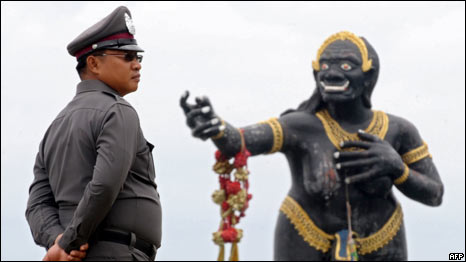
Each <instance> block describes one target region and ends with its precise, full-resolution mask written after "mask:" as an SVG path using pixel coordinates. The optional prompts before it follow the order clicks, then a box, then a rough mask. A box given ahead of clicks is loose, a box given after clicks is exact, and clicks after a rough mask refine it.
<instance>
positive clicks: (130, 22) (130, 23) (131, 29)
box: [125, 13, 136, 35]
mask: <svg viewBox="0 0 466 262" xmlns="http://www.w3.org/2000/svg"><path fill="white" fill-rule="evenodd" d="M125 21H126V27H127V28H128V31H129V33H130V34H132V35H134V34H136V28H135V27H134V24H133V19H131V17H130V16H129V15H128V13H125Z"/></svg>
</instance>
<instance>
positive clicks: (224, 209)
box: [222, 201, 230, 211]
mask: <svg viewBox="0 0 466 262" xmlns="http://www.w3.org/2000/svg"><path fill="white" fill-rule="evenodd" d="M228 208H230V205H228V203H227V201H223V203H222V210H223V211H226V210H228Z"/></svg>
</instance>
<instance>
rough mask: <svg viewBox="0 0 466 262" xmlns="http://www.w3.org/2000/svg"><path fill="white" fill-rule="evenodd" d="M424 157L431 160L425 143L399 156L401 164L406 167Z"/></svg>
mask: <svg viewBox="0 0 466 262" xmlns="http://www.w3.org/2000/svg"><path fill="white" fill-rule="evenodd" d="M425 157H430V158H432V155H431V154H430V153H429V150H428V147H427V144H426V142H425V141H424V142H423V145H422V146H420V147H418V148H415V149H413V150H411V151H409V152H408V153H405V154H403V155H402V156H401V158H402V159H403V162H404V163H405V164H407V165H409V164H412V163H414V162H417V161H419V160H421V159H423V158H425Z"/></svg>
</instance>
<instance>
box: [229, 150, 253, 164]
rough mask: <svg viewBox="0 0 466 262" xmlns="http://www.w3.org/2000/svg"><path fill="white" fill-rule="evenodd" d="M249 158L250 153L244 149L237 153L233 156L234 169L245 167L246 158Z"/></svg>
mask: <svg viewBox="0 0 466 262" xmlns="http://www.w3.org/2000/svg"><path fill="white" fill-rule="evenodd" d="M249 156H251V153H250V152H249V151H248V150H247V149H245V150H244V151H243V152H238V154H236V156H235V162H234V164H233V165H234V166H235V168H240V167H243V166H245V165H246V164H247V163H248V157H249Z"/></svg>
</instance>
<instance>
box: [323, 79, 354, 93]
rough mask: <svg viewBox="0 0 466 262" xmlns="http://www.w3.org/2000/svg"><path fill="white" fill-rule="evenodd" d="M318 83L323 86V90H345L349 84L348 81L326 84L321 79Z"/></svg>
mask: <svg viewBox="0 0 466 262" xmlns="http://www.w3.org/2000/svg"><path fill="white" fill-rule="evenodd" d="M320 84H321V85H322V86H323V87H324V89H325V91H345V90H346V88H347V87H348V86H349V81H346V82H345V83H344V84H343V85H341V86H328V85H326V84H325V83H324V82H323V81H321V82H320Z"/></svg>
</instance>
